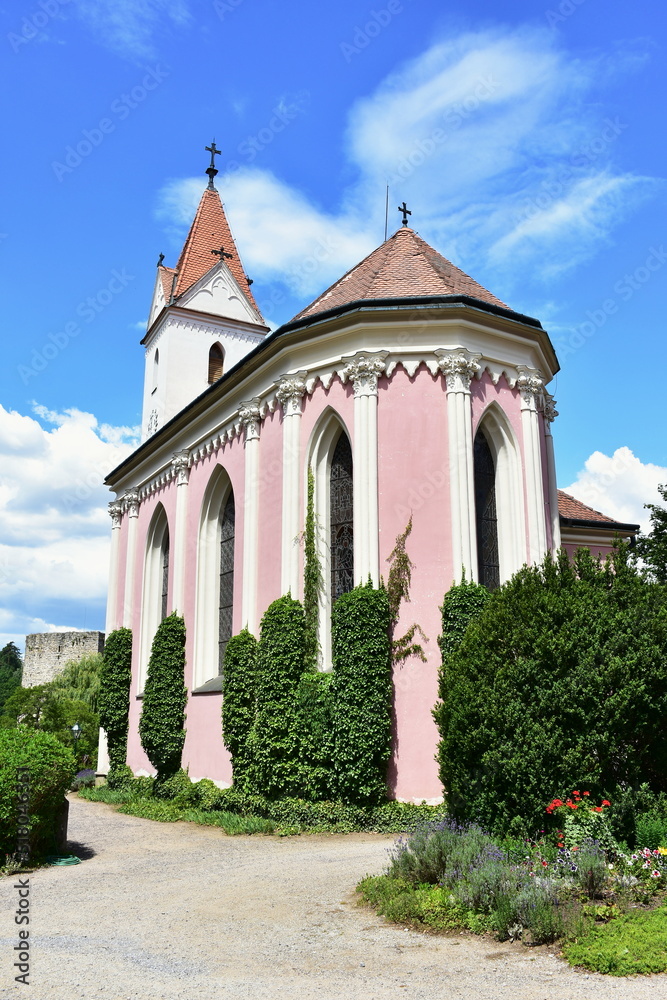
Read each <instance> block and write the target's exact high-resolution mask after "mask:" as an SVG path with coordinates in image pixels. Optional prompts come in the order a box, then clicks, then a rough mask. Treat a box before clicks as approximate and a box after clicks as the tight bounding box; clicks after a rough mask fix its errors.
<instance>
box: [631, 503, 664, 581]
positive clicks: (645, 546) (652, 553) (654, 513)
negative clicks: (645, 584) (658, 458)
mask: <svg viewBox="0 0 667 1000" xmlns="http://www.w3.org/2000/svg"><path fill="white" fill-rule="evenodd" d="M658 493H659V494H660V496H661V497H662V499H663V500H664V501H667V485H663V486H658ZM644 506H645V507H646V509H647V510H650V511H651V531H650V532H649V534H648V535H640V536H639V537H638V538H637V546H636V550H635V551H636V553H637V555H638V556H640V557H641V558H642V559H643V560H644V562H645V564H646V566H647V568H648V571H649V573H650V574H651V576H652V578H653V579H654V580H655V581H656V582H657V583H662V584H665V583H667V509H666V508H665V507H662V506H661V505H660V504H654V503H646V504H644Z"/></svg>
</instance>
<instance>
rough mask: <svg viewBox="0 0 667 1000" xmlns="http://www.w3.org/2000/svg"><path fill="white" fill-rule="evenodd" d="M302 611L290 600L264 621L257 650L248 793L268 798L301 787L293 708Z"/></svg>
mask: <svg viewBox="0 0 667 1000" xmlns="http://www.w3.org/2000/svg"><path fill="white" fill-rule="evenodd" d="M304 641H305V620H304V613H303V607H302V605H301V603H300V602H299V601H296V600H293V599H292V598H291V597H290V596H289V595H286V596H285V597H280V598H278V600H277V601H274V602H273V604H271V605H270V606H269V607H268V609H267V610H266V612H265V614H264V617H263V618H262V623H261V631H260V640H259V644H258V647H257V714H256V717H255V721H254V723H253V727H252V730H251V733H250V738H249V741H248V747H249V751H250V757H251V762H250V765H249V769H248V782H249V787H251V788H252V789H253V790H254V791H257V792H261V793H262V794H263V795H266V796H268V797H269V798H277V797H278V796H281V795H289V794H290V793H292V792H293V791H294V790H296V789H297V788H298V785H299V743H298V736H297V728H296V718H295V712H294V704H295V700H296V693H297V689H298V686H299V681H300V679H301V675H302V673H303V671H304Z"/></svg>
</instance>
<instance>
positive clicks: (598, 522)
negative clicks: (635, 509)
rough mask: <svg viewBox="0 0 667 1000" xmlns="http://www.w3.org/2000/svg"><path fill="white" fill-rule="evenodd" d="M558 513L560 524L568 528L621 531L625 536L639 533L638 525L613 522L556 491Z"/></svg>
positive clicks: (578, 501) (568, 495) (560, 491)
mask: <svg viewBox="0 0 667 1000" xmlns="http://www.w3.org/2000/svg"><path fill="white" fill-rule="evenodd" d="M558 513H559V514H560V523H561V524H562V525H563V526H564V527H568V528H587V527H588V528H606V529H607V530H608V531H619V532H620V531H622V532H624V533H625V534H628V533H630V534H634V533H635V532H637V531H639V527H640V526H639V525H638V524H623V523H622V522H621V521H615V520H614V519H613V517H608V516H607V515H606V514H602V513H601V512H600V511H599V510H595V509H594V508H593V507H588V506H586V504H585V503H582V502H581V500H577V499H576V498H575V497H573V496H570V494H569V493H564V492H563V490H558Z"/></svg>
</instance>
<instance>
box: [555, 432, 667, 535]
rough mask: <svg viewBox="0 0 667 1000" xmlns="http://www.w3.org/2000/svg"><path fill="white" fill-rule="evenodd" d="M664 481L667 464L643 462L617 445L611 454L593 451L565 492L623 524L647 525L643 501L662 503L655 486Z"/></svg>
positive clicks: (646, 512) (643, 528) (647, 518)
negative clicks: (666, 465) (664, 465)
mask: <svg viewBox="0 0 667 1000" xmlns="http://www.w3.org/2000/svg"><path fill="white" fill-rule="evenodd" d="M663 483H667V468H664V467H663V466H661V465H653V464H652V463H650V462H647V463H644V462H642V461H641V460H640V459H639V458H637V456H636V455H634V454H633V453H632V451H631V450H630V449H629V448H626V447H623V448H617V449H616V451H615V452H614V454H613V455H611V456H610V455H604V454H603V453H602V452H601V451H594V452H593V454H592V455H591V456H590V458H588V459H586V463H585V465H584V468H583V469H582V470H581V472H579V473H578V475H577V478H576V480H575V482H574V483H572V485H571V486H566V487H565V492H566V493H570V494H572V496H573V497H576V498H577V500H581V501H582V502H583V503H585V504H588V506H589V507H593V508H594V509H595V510H599V511H601V512H602V513H603V514H607V515H608V516H609V517H613V518H616V520H617V521H621V522H622V523H625V524H640V525H641V528H642V531H644V532H646V531H648V530H649V529H650V522H649V512H648V511H647V510H646V509H645V508H644V504H646V503H657V504H661V505H662V503H663V501H662V499H661V497H660V494H659V493H658V486H659V485H662V484H663Z"/></svg>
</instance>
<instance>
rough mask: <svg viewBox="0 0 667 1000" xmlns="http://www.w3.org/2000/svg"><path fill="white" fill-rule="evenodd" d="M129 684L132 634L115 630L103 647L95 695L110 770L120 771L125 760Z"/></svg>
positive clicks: (127, 629)
mask: <svg viewBox="0 0 667 1000" xmlns="http://www.w3.org/2000/svg"><path fill="white" fill-rule="evenodd" d="M131 680H132V632H131V631H130V629H129V628H119V629H116V630H115V631H114V632H112V633H111V634H110V635H109V637H108V639H107V641H106V643H105V645H104V656H103V661H102V670H101V676H100V692H99V711H100V725H101V726H102V728H103V729H105V730H106V734H107V741H108V746H109V763H110V765H111V770H114V769H115V768H119V767H122V766H123V765H124V764H125V759H126V757H127V731H128V716H129V712H130V683H131Z"/></svg>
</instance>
